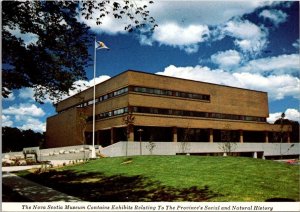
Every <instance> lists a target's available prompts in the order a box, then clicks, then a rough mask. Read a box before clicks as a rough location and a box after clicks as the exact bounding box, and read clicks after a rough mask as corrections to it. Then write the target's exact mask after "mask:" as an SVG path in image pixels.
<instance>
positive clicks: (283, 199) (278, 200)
mask: <svg viewBox="0 0 300 212" xmlns="http://www.w3.org/2000/svg"><path fill="white" fill-rule="evenodd" d="M266 202H296V200H293V199H289V198H281V197H277V198H270V199H267V200H266Z"/></svg>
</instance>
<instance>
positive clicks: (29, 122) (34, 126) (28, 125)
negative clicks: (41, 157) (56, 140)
mask: <svg viewBox="0 0 300 212" xmlns="http://www.w3.org/2000/svg"><path fill="white" fill-rule="evenodd" d="M18 128H19V129H22V130H29V129H31V130H33V131H36V132H45V131H46V123H45V122H41V121H40V120H39V119H36V118H32V117H27V118H26V120H25V122H24V123H23V124H21V125H20V126H18Z"/></svg>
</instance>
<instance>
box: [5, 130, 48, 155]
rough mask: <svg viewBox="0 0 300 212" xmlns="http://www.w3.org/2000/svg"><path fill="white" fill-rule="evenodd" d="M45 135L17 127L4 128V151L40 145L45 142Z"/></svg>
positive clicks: (14, 150)
mask: <svg viewBox="0 0 300 212" xmlns="http://www.w3.org/2000/svg"><path fill="white" fill-rule="evenodd" d="M44 140H45V135H44V134H42V133H39V132H34V131H33V130H31V129H29V130H20V129H18V128H15V127H3V128H2V152H18V151H22V150H23V148H25V147H33V146H39V147H41V146H42V145H43V143H44Z"/></svg>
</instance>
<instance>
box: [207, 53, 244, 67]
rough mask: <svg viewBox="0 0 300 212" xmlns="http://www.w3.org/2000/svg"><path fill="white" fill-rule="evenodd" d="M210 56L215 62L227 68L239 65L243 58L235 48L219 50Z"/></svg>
mask: <svg viewBox="0 0 300 212" xmlns="http://www.w3.org/2000/svg"><path fill="white" fill-rule="evenodd" d="M210 58H211V61H212V62H213V63H215V64H217V65H219V67H220V68H222V69H226V70H231V69H232V68H234V67H236V66H238V65H239V64H240V62H241V60H242V57H241V55H240V53H239V52H237V51H235V50H227V51H223V52H218V53H216V54H213V55H212V56H211V57H210Z"/></svg>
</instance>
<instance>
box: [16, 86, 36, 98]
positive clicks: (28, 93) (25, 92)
mask: <svg viewBox="0 0 300 212" xmlns="http://www.w3.org/2000/svg"><path fill="white" fill-rule="evenodd" d="M18 96H19V98H21V99H30V100H34V90H33V88H22V89H21V90H19V95H18Z"/></svg>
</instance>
